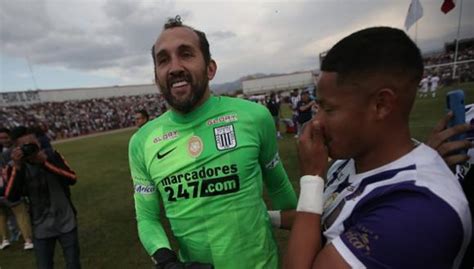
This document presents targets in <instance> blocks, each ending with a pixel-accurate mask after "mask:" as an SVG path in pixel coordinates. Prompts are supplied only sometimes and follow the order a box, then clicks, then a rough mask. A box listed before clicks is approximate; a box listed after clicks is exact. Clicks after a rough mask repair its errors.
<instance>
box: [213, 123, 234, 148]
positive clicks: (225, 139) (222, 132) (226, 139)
mask: <svg viewBox="0 0 474 269" xmlns="http://www.w3.org/2000/svg"><path fill="white" fill-rule="evenodd" d="M214 137H215V139H216V146H217V149H218V150H226V149H232V148H235V147H236V146H237V139H236V138H235V132H234V126H233V125H226V126H222V127H217V128H214Z"/></svg>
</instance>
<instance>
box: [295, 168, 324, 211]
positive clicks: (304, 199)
mask: <svg viewBox="0 0 474 269" xmlns="http://www.w3.org/2000/svg"><path fill="white" fill-rule="evenodd" d="M323 191H324V180H323V179H322V178H321V177H320V176H302V177H301V179H300V198H299V199H298V206H297V207H296V211H298V212H309V213H314V214H319V215H321V214H322V213H323Z"/></svg>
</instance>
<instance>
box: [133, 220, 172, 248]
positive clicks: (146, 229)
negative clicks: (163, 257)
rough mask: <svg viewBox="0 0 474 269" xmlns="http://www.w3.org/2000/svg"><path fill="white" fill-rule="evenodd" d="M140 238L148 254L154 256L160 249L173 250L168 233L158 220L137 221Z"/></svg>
mask: <svg viewBox="0 0 474 269" xmlns="http://www.w3.org/2000/svg"><path fill="white" fill-rule="evenodd" d="M137 225H138V236H139V238H140V242H141V243H142V245H143V247H144V248H145V250H146V252H147V253H148V254H149V255H150V256H152V255H153V254H154V253H155V252H156V251H157V250H158V249H160V248H168V249H171V246H170V243H169V240H168V237H167V236H166V232H165V230H164V229H163V226H162V225H161V223H160V222H159V221H157V220H150V219H142V220H137Z"/></svg>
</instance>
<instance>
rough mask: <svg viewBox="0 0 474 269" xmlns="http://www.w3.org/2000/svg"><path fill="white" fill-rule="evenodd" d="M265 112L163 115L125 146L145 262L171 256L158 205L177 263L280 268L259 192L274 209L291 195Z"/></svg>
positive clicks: (214, 109)
mask: <svg viewBox="0 0 474 269" xmlns="http://www.w3.org/2000/svg"><path fill="white" fill-rule="evenodd" d="M275 133H276V132H275V126H274V122H273V119H272V117H271V115H270V113H269V112H268V110H267V108H266V107H264V106H262V105H259V104H256V103H252V102H249V101H245V100H241V99H236V98H229V97H215V96H211V97H210V98H209V99H208V100H207V101H206V102H205V103H204V104H203V105H201V106H199V107H198V108H197V109H195V110H194V111H192V112H190V113H188V114H185V115H183V114H179V113H176V112H174V111H168V112H166V113H165V114H163V115H162V116H160V117H159V118H157V119H154V120H152V121H150V122H149V123H147V124H146V125H144V126H143V127H142V128H140V129H139V131H137V132H136V133H135V134H134V135H133V137H132V138H131V140H130V146H129V160H130V169H131V174H132V179H133V184H134V189H135V194H134V199H135V210H136V215H137V222H138V233H139V237H140V240H141V242H142V244H143V245H144V247H145V249H146V250H147V252H148V253H149V254H150V255H151V254H153V253H154V252H155V251H156V250H157V249H159V248H163V247H166V248H170V244H169V241H168V238H167V236H166V234H165V231H164V229H163V226H162V224H161V222H160V219H159V210H160V203H163V206H164V209H165V214H166V217H167V218H168V219H169V222H170V224H171V229H172V233H173V235H174V236H175V238H176V239H177V241H178V244H179V254H180V258H181V259H182V260H183V261H199V262H208V263H211V264H213V265H214V266H215V267H216V268H226V269H227V268H229V269H232V268H239V269H240V268H278V267H279V257H278V250H277V245H276V242H275V240H274V237H273V234H272V229H271V223H270V220H269V216H268V213H267V208H266V206H265V203H264V201H263V198H262V192H263V185H264V184H265V187H266V189H267V192H268V195H269V197H270V199H271V203H272V208H274V209H293V208H295V207H296V195H295V192H294V190H293V188H292V186H291V184H290V182H289V180H288V176H287V174H286V172H285V170H284V168H283V165H282V163H281V162H280V158H279V155H278V149H277V142H276V135H275Z"/></svg>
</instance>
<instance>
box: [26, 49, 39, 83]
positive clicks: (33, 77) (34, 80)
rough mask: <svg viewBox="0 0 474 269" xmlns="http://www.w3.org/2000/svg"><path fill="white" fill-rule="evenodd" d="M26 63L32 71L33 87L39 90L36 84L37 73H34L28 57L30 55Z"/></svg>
mask: <svg viewBox="0 0 474 269" xmlns="http://www.w3.org/2000/svg"><path fill="white" fill-rule="evenodd" d="M26 63H27V64H28V69H30V75H31V78H32V80H33V85H34V86H35V90H37V89H38V84H37V83H36V78H35V73H34V72H33V68H32V67H31V63H30V58H29V57H28V55H27V56H26Z"/></svg>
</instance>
